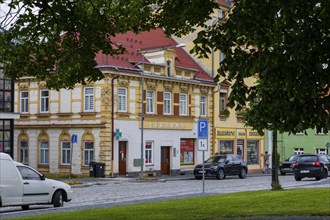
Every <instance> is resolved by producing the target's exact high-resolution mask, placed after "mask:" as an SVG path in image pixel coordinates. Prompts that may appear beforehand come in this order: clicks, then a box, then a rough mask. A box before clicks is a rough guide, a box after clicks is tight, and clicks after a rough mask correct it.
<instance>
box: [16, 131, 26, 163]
mask: <svg viewBox="0 0 330 220" xmlns="http://www.w3.org/2000/svg"><path fill="white" fill-rule="evenodd" d="M17 146H18V159H19V162H21V163H24V164H28V163H29V137H28V135H27V133H26V131H25V130H22V131H21V133H20V134H19V135H18V145H17Z"/></svg>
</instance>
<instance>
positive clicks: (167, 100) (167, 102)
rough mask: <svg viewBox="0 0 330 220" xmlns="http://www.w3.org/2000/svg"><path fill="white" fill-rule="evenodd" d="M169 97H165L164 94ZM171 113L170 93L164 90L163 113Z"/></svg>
mask: <svg viewBox="0 0 330 220" xmlns="http://www.w3.org/2000/svg"><path fill="white" fill-rule="evenodd" d="M167 95H168V96H169V97H166V96H167ZM171 114H172V93H171V92H164V115H171Z"/></svg>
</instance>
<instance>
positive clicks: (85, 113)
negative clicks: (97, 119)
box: [80, 112, 96, 116]
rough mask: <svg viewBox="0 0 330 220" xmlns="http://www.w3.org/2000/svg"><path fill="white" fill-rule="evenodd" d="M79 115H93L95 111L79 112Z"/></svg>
mask: <svg viewBox="0 0 330 220" xmlns="http://www.w3.org/2000/svg"><path fill="white" fill-rule="evenodd" d="M80 115H81V116H94V115H96V112H80Z"/></svg>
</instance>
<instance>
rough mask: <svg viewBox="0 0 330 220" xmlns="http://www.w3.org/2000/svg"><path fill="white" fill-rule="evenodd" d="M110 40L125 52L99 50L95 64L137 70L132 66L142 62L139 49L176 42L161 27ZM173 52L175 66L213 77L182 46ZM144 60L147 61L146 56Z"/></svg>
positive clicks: (201, 76)
mask: <svg viewBox="0 0 330 220" xmlns="http://www.w3.org/2000/svg"><path fill="white" fill-rule="evenodd" d="M111 41H112V42H113V43H115V44H121V45H123V46H124V47H125V49H126V52H125V53H124V54H121V55H113V56H111V55H105V54H102V53H101V52H100V53H98V54H97V55H96V62H97V64H98V65H99V66H108V65H109V66H114V67H118V68H124V69H127V70H133V69H136V70H139V69H138V68H137V67H136V66H134V63H138V62H142V55H141V54H140V53H139V52H138V51H139V50H147V49H153V48H161V47H167V46H175V45H177V44H178V43H177V42H176V41H175V40H174V39H173V38H171V37H167V36H166V34H165V33H164V31H163V30H162V29H161V28H158V29H155V30H151V31H148V32H142V33H140V34H134V33H133V32H128V33H126V34H120V35H117V36H116V37H113V38H111ZM175 53H176V60H175V64H176V66H177V67H183V68H191V69H196V70H198V74H197V75H196V79H200V80H207V81H213V78H212V77H211V76H210V75H208V74H207V72H206V71H205V70H204V69H203V68H202V67H201V66H200V65H198V64H197V62H196V61H195V60H194V59H193V58H192V57H191V56H190V55H189V54H188V53H187V52H186V51H185V50H184V49H183V48H175ZM145 62H148V60H147V59H146V58H145ZM137 74H139V72H137Z"/></svg>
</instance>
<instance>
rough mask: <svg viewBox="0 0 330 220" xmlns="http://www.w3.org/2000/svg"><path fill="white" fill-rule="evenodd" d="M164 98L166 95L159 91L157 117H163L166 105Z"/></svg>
mask: <svg viewBox="0 0 330 220" xmlns="http://www.w3.org/2000/svg"><path fill="white" fill-rule="evenodd" d="M163 97H164V94H163V92H161V91H157V102H161V103H157V115H163V108H164V103H163Z"/></svg>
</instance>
